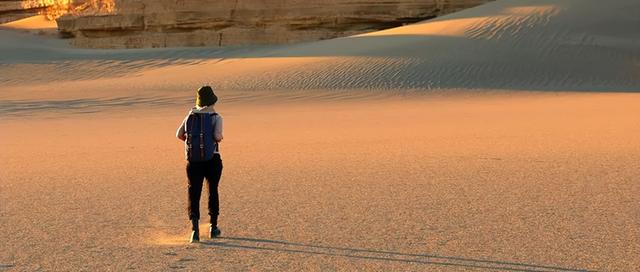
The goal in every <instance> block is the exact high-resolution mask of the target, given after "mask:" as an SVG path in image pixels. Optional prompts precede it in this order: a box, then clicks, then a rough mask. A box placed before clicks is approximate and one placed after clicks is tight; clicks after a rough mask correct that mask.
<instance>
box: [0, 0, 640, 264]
mask: <svg viewBox="0 0 640 272" xmlns="http://www.w3.org/2000/svg"><path fill="white" fill-rule="evenodd" d="M605 2H606V3H605ZM639 9H640V3H639V2H638V1H635V0H612V1H595V0H555V1H552V0H522V1H515V0H513V1H511V0H498V1H496V2H493V3H491V4H487V5H483V6H480V7H477V8H474V9H470V10H466V11H463V12H460V13H456V14H452V15H450V16H446V17H442V18H439V19H437V20H434V21H428V22H423V23H419V24H415V25H408V26H405V27H401V28H396V29H390V30H387V31H381V32H376V33H369V34H365V35H359V36H354V37H347V38H343V39H336V40H327V41H322V42H315V43H307V44H298V45H289V46H272V47H244V48H224V49H220V48H199V49H193V48H166V49H145V50H130V51H126V50H113V51H111V50H81V49H74V48H72V47H70V46H68V45H66V41H64V40H59V39H55V38H53V37H50V36H46V35H38V34H37V33H38V30H37V29H38V28H37V27H33V28H32V29H31V30H29V31H30V32H24V31H22V30H24V29H25V28H31V27H28V26H29V25H33V24H34V23H35V21H23V22H19V23H16V25H21V24H22V26H20V27H19V28H17V29H16V28H15V26H16V25H14V27H13V28H11V29H7V28H3V29H0V270H2V271H4V270H9V271H14V270H15V271H38V270H44V271H78V270H83V271H85V270H86V271H96V270H108V271H122V270H141V271H166V270H178V269H182V270H188V271H205V270H212V271H238V270H242V271H244V270H255V271H274V270H275V271H285V270H288V271H301V270H311V271H327V270H329V271H354V270H358V271H470V270H472V271H540V272H541V271H556V272H558V271H563V272H567V271H637V270H640V230H639V229H638V226H639V225H640V213H639V212H638V211H640V186H639V183H638V182H637V180H638V178H637V177H638V176H640V169H639V168H638V167H637V162H638V161H640V142H638V140H637V139H638V136H637V135H638V134H640V122H639V121H638V116H640V107H638V106H637V105H638V104H640V95H639V94H637V93H634V92H633V91H638V87H639V86H640V84H639V83H640V70H639V69H640V68H639V67H640V66H639V64H640V57H639V56H640V51H639V50H640V46H638V45H639V44H638V43H639V40H640V33H638V32H637V27H636V26H637V25H638V21H639V20H640V19H638V17H637V14H640V10H639ZM24 25H27V27H25V26H24ZM203 83H210V84H212V85H214V87H216V89H217V94H218V95H219V96H220V105H219V106H217V109H218V110H219V111H220V112H221V113H222V114H223V115H224V118H225V140H224V142H223V144H222V152H223V160H224V164H225V166H224V167H225V170H224V173H223V178H222V182H221V188H220V190H221V201H222V216H221V220H220V223H221V228H222V230H223V236H224V237H223V238H222V239H219V240H215V241H210V240H207V241H204V242H203V243H201V244H197V245H189V244H187V235H188V222H187V218H186V216H185V211H184V205H185V201H186V196H185V190H186V189H185V187H186V181H185V173H184V161H183V154H182V152H183V146H182V143H181V142H179V141H178V140H176V139H175V137H174V132H175V128H176V127H177V124H178V122H180V121H181V120H182V119H183V118H184V114H186V112H187V111H188V109H189V108H190V107H191V106H192V104H193V100H194V99H193V98H194V97H193V96H194V90H195V89H196V88H197V87H199V86H200V85H202V84H203ZM540 90H545V92H539V91H540ZM570 91H577V92H570ZM623 91H631V92H630V93H621V92H623ZM202 213H203V214H206V213H205V212H204V211H203V212H202ZM204 227H205V226H204V225H203V228H204Z"/></svg>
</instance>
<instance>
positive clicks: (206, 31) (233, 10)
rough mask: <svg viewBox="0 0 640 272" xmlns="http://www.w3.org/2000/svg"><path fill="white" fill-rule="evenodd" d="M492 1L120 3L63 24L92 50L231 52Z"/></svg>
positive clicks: (336, 34)
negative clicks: (220, 48) (200, 49)
mask: <svg viewBox="0 0 640 272" xmlns="http://www.w3.org/2000/svg"><path fill="white" fill-rule="evenodd" d="M488 1H492V0H384V1H383V0H373V1H356V0H319V1H305V0H260V1H259V0H119V1H116V9H117V12H116V13H115V14H112V15H102V16H63V17H61V18H59V19H58V28H59V30H60V32H61V33H62V34H63V35H66V36H70V37H75V39H74V41H73V43H74V44H75V45H76V46H79V47H88V48H144V47H175V46H226V45H242V44H277V43H289V42H299V41H312V40H321V39H330V38H335V37H341V36H348V35H353V34H357V33H362V32H368V31H375V30H379V29H385V28H390V27H395V26H400V25H403V24H407V23H413V22H418V21H422V20H426V19H430V18H433V17H436V16H440V15H443V14H447V13H451V12H454V11H457V10H460V9H465V8H469V7H473V6H476V5H479V4H482V3H485V2H488Z"/></svg>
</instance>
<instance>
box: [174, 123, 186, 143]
mask: <svg viewBox="0 0 640 272" xmlns="http://www.w3.org/2000/svg"><path fill="white" fill-rule="evenodd" d="M186 120H187V118H185V119H184V120H183V121H182V123H181V124H180V127H179V128H178V131H177V132H176V137H177V138H178V139H180V140H182V141H186V140H187V135H186V133H185V129H184V124H185V123H186Z"/></svg>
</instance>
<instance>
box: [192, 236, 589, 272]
mask: <svg viewBox="0 0 640 272" xmlns="http://www.w3.org/2000/svg"><path fill="white" fill-rule="evenodd" d="M201 244H203V245H204V246H207V247H221V248H233V249H243V250H260V251H274V252H285V253H293V254H311V255H322V256H334V257H344V258H354V259H364V260H377V261H392V262H402V263H409V264H425V265H441V266H455V267H466V268H475V269H491V270H504V271H527V272H543V271H544V272H552V271H553V272H560V271H565V272H566V271H571V272H574V271H585V272H586V271H589V270H586V269H575V268H564V267H556V266H546V265H537V264H526V263H518V262H508V261H499V260H489V259H471V258H463V257H452V256H438V255H432V254H414V253H402V252H392V251H383V250H374V249H362V248H347V247H334V246H322V245H312V244H304V243H295V242H287V241H277V240H268V239H258V238H248V237H220V238H217V239H216V240H207V241H201Z"/></svg>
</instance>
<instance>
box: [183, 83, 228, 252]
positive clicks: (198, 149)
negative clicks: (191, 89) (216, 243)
mask: <svg viewBox="0 0 640 272" xmlns="http://www.w3.org/2000/svg"><path fill="white" fill-rule="evenodd" d="M217 101H218V98H217V97H216V95H215V94H214V93H213V89H212V88H211V87H209V86H204V87H202V88H200V89H199V90H198V93H197V98H196V106H195V107H194V108H193V109H191V111H189V114H187V117H185V119H184V120H183V121H182V123H181V124H180V127H179V128H178V131H177V133H176V137H178V139H180V140H182V141H185V155H186V159H187V178H188V182H189V186H188V195H189V203H188V206H187V211H188V214H189V219H190V220H191V229H192V233H191V242H197V241H199V240H200V234H199V231H200V228H199V220H200V195H201V193H202V184H203V181H204V179H206V180H207V188H208V191H209V216H210V217H211V226H210V228H209V236H210V238H214V237H218V236H220V234H221V231H220V228H218V215H219V214H220V201H219V197H218V184H219V182H220V177H221V175H222V159H221V157H220V141H222V138H223V137H222V116H221V115H220V114H218V113H217V112H216V111H215V109H214V108H213V106H214V105H215V104H216V102H217Z"/></svg>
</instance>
